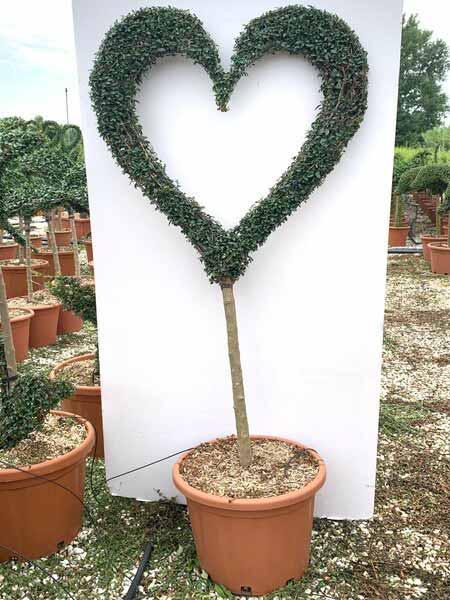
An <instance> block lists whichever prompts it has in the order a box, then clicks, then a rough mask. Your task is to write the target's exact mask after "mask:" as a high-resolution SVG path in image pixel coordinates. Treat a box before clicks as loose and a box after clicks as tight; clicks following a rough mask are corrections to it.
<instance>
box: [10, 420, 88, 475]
mask: <svg viewBox="0 0 450 600" xmlns="http://www.w3.org/2000/svg"><path fill="white" fill-rule="evenodd" d="M50 413H51V414H53V415H57V416H62V417H75V418H76V419H77V421H78V422H79V423H81V424H82V425H84V426H85V428H86V430H87V435H86V437H85V438H84V440H83V441H82V442H81V444H80V445H79V446H77V447H76V448H74V449H73V450H70V452H66V453H65V454H61V455H60V456H57V457H56V458H52V459H51V460H45V461H43V462H40V463H37V464H35V465H31V466H28V467H20V469H21V470H20V471H18V470H17V469H3V468H2V467H0V486H1V485H2V484H3V483H10V482H17V481H24V480H27V479H29V480H31V479H35V477H33V475H39V476H41V475H43V476H46V475H49V474H50V473H55V472H57V471H62V470H63V469H66V468H67V467H70V466H72V465H74V464H76V463H78V462H80V460H84V459H85V458H86V456H87V455H88V454H89V452H90V451H91V450H92V448H93V447H94V442H95V430H94V427H93V425H91V423H90V422H89V421H88V420H87V419H84V418H83V417H81V416H80V415H75V414H74V413H69V412H65V411H62V410H51V411H50ZM24 471H25V472H24ZM28 473H31V474H32V475H31V477H30V476H29V475H28Z"/></svg>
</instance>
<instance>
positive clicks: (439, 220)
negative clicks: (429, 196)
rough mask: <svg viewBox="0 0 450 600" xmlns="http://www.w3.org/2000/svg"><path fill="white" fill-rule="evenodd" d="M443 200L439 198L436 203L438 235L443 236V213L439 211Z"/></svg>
mask: <svg viewBox="0 0 450 600" xmlns="http://www.w3.org/2000/svg"><path fill="white" fill-rule="evenodd" d="M441 202H442V198H441V196H439V200H438V201H437V202H436V235H441V233H442V219H441V213H440V211H439V209H440V208H441Z"/></svg>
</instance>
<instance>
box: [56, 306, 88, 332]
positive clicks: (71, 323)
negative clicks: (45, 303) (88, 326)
mask: <svg viewBox="0 0 450 600" xmlns="http://www.w3.org/2000/svg"><path fill="white" fill-rule="evenodd" d="M81 329H83V319H82V318H81V317H79V316H78V315H76V314H75V313H74V312H72V311H71V310H63V309H62V308H61V310H60V312H59V319H58V329H57V334H58V335H62V334H64V333H75V332H76V331H80V330H81Z"/></svg>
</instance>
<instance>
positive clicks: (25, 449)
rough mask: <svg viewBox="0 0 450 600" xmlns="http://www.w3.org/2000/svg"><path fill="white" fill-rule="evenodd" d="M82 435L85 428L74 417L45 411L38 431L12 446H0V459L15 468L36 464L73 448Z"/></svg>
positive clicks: (79, 442) (80, 440)
mask: <svg viewBox="0 0 450 600" xmlns="http://www.w3.org/2000/svg"><path fill="white" fill-rule="evenodd" d="M86 436H87V431H86V427H85V426H84V425H83V424H82V423H80V422H79V421H77V420H76V419H71V418H67V417H60V416H58V415H53V414H48V415H47V417H46V419H45V421H44V426H43V427H42V429H41V430H40V431H33V432H32V433H31V434H30V435H29V436H28V437H27V438H26V439H24V440H22V441H21V442H19V443H18V444H17V445H16V446H14V448H8V449H5V450H1V449H0V461H2V463H7V464H9V465H14V466H16V467H28V466H31V465H37V464H38V463H41V462H44V461H46V460H52V459H53V458H57V457H58V456H62V455H63V454H67V452H70V451H71V450H74V449H75V448H77V447H78V446H79V445H80V444H81V442H82V441H83V440H84V439H85V438H86Z"/></svg>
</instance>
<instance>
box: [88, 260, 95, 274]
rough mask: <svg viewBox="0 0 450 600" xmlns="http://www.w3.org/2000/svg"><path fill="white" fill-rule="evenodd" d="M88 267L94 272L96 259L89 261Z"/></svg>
mask: <svg viewBox="0 0 450 600" xmlns="http://www.w3.org/2000/svg"><path fill="white" fill-rule="evenodd" d="M88 267H89V268H90V270H91V271H92V273H94V261H93V260H92V261H91V262H89V263H88Z"/></svg>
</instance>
